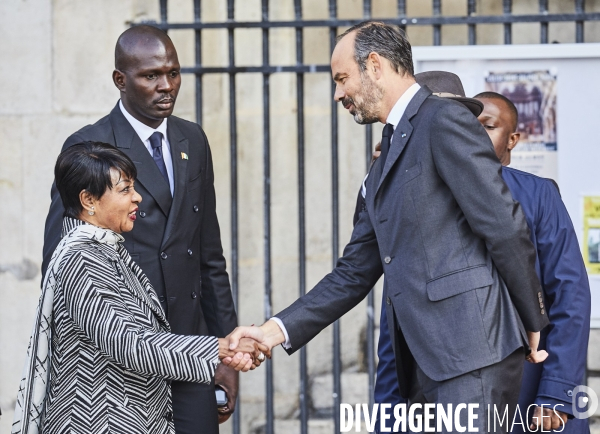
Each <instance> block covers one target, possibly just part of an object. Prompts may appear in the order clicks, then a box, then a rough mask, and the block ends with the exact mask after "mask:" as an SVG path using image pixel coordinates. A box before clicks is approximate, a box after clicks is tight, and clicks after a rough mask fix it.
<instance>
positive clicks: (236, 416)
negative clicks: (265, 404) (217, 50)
mask: <svg viewBox="0 0 600 434" xmlns="http://www.w3.org/2000/svg"><path fill="white" fill-rule="evenodd" d="M227 19H228V20H233V19H234V0H227ZM233 32H234V29H232V28H231V29H228V30H227V42H228V49H229V66H230V67H234V66H235V45H234V33H233ZM237 163H238V159H237V118H236V89H235V73H233V72H232V73H230V74H229V168H230V169H229V170H230V175H229V176H230V181H229V182H230V189H231V193H230V196H231V197H230V200H231V266H230V270H231V292H232V294H233V298H234V301H235V305H236V308H237V306H238V294H239V287H238V276H239V273H238V251H239V245H238V168H237ZM240 401H241V400H239V399H238V404H237V405H238V407H237V409H236V411H235V412H234V413H233V430H234V431H233V432H234V433H235V434H239V432H240V410H241V409H240V407H239V404H240Z"/></svg>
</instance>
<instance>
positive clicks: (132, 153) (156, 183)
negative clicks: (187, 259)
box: [110, 104, 173, 216]
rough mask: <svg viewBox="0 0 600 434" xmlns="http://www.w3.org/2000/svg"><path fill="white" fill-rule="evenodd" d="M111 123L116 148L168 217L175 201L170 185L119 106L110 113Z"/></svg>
mask: <svg viewBox="0 0 600 434" xmlns="http://www.w3.org/2000/svg"><path fill="white" fill-rule="evenodd" d="M110 123H111V125H112V128H113V131H114V135H115V145H116V147H117V148H119V149H120V150H121V151H123V152H124V153H125V154H127V155H128V156H129V158H131V159H132V160H133V162H134V163H135V167H136V168H137V172H138V173H137V181H138V182H139V183H140V184H142V185H143V186H144V188H145V189H146V190H148V193H150V194H151V195H152V197H153V198H154V200H156V203H158V206H159V207H160V209H161V210H162V212H163V213H164V214H165V215H166V216H168V215H169V210H170V209H171V203H172V201H173V198H172V197H171V190H170V188H169V185H168V184H167V183H166V182H165V180H164V178H163V176H162V174H161V173H160V170H158V167H157V166H156V163H155V162H154V160H153V159H152V156H151V155H150V152H148V149H147V148H146V146H144V144H143V143H142V141H141V140H140V138H139V136H138V135H137V133H136V132H135V130H134V129H133V127H132V126H131V125H130V124H129V122H127V119H125V116H123V113H121V109H120V108H119V104H117V106H116V107H115V108H114V109H113V111H112V112H111V113H110Z"/></svg>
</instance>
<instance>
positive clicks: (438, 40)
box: [433, 0, 442, 45]
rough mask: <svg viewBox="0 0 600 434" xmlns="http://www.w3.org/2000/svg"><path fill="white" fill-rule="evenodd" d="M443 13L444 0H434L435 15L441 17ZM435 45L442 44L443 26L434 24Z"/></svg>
mask: <svg viewBox="0 0 600 434" xmlns="http://www.w3.org/2000/svg"><path fill="white" fill-rule="evenodd" d="M441 14H442V0H433V16H434V17H439V16H440V15H441ZM433 45H442V26H441V25H440V24H434V25H433Z"/></svg>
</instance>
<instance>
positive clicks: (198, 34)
mask: <svg viewBox="0 0 600 434" xmlns="http://www.w3.org/2000/svg"><path fill="white" fill-rule="evenodd" d="M201 21H202V0H194V22H196V23H199V22H201ZM194 36H195V43H196V47H195V57H196V67H197V68H198V67H200V66H202V30H200V29H196V30H194ZM195 79H196V123H198V124H199V125H202V98H203V95H202V90H203V89H202V74H199V73H196V74H195ZM233 301H234V302H235V305H236V306H237V300H235V294H234V300H233Z"/></svg>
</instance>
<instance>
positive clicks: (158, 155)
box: [150, 131, 169, 184]
mask: <svg viewBox="0 0 600 434" xmlns="http://www.w3.org/2000/svg"><path fill="white" fill-rule="evenodd" d="M162 138H163V135H162V133H159V132H158V131H156V132H154V133H152V135H151V136H150V146H152V150H153V152H152V158H154V162H155V163H156V165H157V166H158V170H160V173H162V176H164V177H165V181H167V184H169V175H168V174H167V166H166V165H165V159H164V158H163V152H162Z"/></svg>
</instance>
